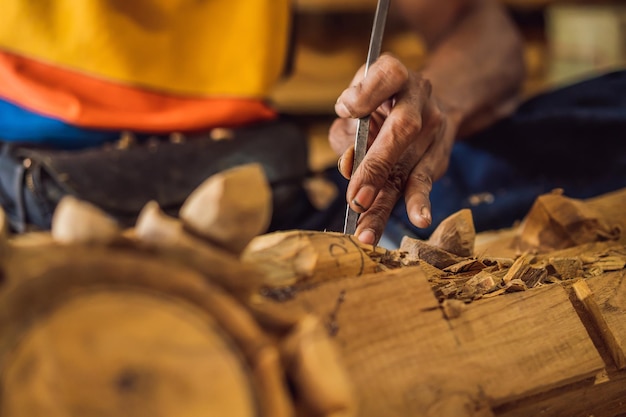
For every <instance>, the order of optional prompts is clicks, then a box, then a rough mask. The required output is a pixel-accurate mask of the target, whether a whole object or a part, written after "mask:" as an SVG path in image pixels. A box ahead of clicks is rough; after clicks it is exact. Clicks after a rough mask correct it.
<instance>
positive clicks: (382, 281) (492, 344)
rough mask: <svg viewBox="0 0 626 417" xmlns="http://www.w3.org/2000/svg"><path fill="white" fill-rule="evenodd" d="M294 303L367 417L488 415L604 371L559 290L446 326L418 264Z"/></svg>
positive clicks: (500, 300)
mask: <svg viewBox="0 0 626 417" xmlns="http://www.w3.org/2000/svg"><path fill="white" fill-rule="evenodd" d="M289 306H291V307H294V306H298V307H304V308H305V309H307V310H308V311H309V312H312V313H315V314H316V315H318V316H319V317H321V318H323V319H324V320H325V322H326V326H327V328H328V329H329V332H331V334H334V335H335V340H336V341H337V343H338V345H339V347H340V349H341V353H342V356H343V358H344V360H345V363H346V366H347V369H348V372H349V374H350V375H351V377H352V380H353V381H354V383H355V385H356V387H355V389H356V391H357V397H358V399H359V402H360V407H359V411H360V415H361V416H365V417H367V416H379V415H394V416H413V415H425V416H444V415H460V416H475V415H489V413H490V411H489V410H490V409H491V408H493V407H499V406H502V405H505V404H510V403H514V402H516V401H518V400H520V399H522V398H525V397H528V396H531V395H534V394H537V393H542V392H547V391H550V390H554V389H558V388H559V387H564V386H568V385H570V384H574V383H579V382H580V381H585V380H588V379H589V378H593V377H594V376H595V375H596V374H597V373H598V372H599V371H601V370H602V369H603V368H604V362H603V361H602V359H601V357H600V356H599V354H598V352H597V351H596V349H595V347H594V345H593V343H592V341H591V339H590V338H589V336H588V334H587V332H586V330H585V328H584V326H583V325H582V323H581V322H580V320H579V318H578V316H577V314H576V312H575V311H574V309H573V307H572V305H571V303H570V301H569V299H568V296H567V294H566V292H565V291H564V290H563V289H562V288H561V287H559V286H549V287H545V288H541V289H536V290H533V291H528V292H523V293H516V294H508V295H506V296H504V297H495V298H493V299H489V300H484V301H480V302H475V303H473V304H469V305H468V306H467V308H466V309H464V311H462V312H461V314H460V316H459V317H458V318H454V319H451V320H446V319H445V318H444V317H443V314H442V311H441V310H440V309H439V304H438V302H437V301H436V299H435V298H434V296H433V293H432V290H431V289H430V286H429V283H428V282H427V280H426V277H425V275H424V273H423V272H422V271H421V268H419V267H414V268H405V269H401V270H395V271H392V272H389V273H384V274H375V275H365V276H362V277H359V278H346V279H343V280H341V281H335V282H328V283H324V284H322V285H320V286H318V287H316V288H313V289H311V290H308V291H303V292H301V293H299V294H298V295H297V296H296V298H295V299H294V300H292V301H289V302H288V303H286V307H287V308H289ZM442 410H445V413H444V412H443V411H442Z"/></svg>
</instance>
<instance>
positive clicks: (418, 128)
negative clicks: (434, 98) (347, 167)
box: [346, 97, 440, 213]
mask: <svg viewBox="0 0 626 417" xmlns="http://www.w3.org/2000/svg"><path fill="white" fill-rule="evenodd" d="M425 100H428V98H427V97H426V98H424V97H418V98H415V99H412V100H400V101H398V103H397V104H396V107H394V109H393V111H392V112H391V114H390V115H389V117H388V118H387V120H386V121H385V122H384V123H383V126H382V128H381V131H380V133H379V135H378V137H377V138H376V140H375V141H374V142H373V143H372V146H371V147H370V149H369V151H368V153H367V154H366V155H365V158H364V159H363V162H362V163H361V165H359V167H358V168H357V170H356V172H355V173H354V175H353V176H352V181H350V184H349V185H348V189H347V193H346V196H347V201H349V202H351V207H352V208H353V210H355V211H357V212H359V213H361V212H364V211H366V210H367V209H369V207H370V206H371V205H372V204H373V202H374V200H375V198H376V196H377V195H378V192H379V191H380V190H381V189H382V188H383V187H384V186H386V181H387V178H388V177H389V176H390V174H391V172H392V169H394V167H395V165H396V164H397V162H398V161H400V160H401V159H403V158H405V159H406V158H408V159H410V160H411V162H412V164H411V165H410V166H411V167H412V166H413V165H415V164H416V163H417V161H418V160H419V159H420V158H421V157H422V155H423V154H424V153H425V152H426V149H428V147H429V146H430V144H431V142H432V140H433V136H434V135H433V132H435V131H436V129H438V124H439V123H440V120H439V119H438V116H436V110H434V109H429V110H428V112H425V113H424V114H426V115H427V117H428V121H427V122H426V123H422V113H423V111H422V107H423V106H424V101H425ZM416 102H417V103H416ZM430 107H433V106H432V105H430ZM406 175H408V172H407V173H406Z"/></svg>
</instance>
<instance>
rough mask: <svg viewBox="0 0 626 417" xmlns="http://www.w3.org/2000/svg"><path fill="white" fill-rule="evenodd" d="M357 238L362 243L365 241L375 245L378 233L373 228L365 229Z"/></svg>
mask: <svg viewBox="0 0 626 417" xmlns="http://www.w3.org/2000/svg"><path fill="white" fill-rule="evenodd" d="M357 239H359V241H360V242H361V243H365V244H367V245H373V244H374V243H376V234H375V233H374V231H373V230H372V229H365V230H363V231H362V232H361V233H359V235H358V236H357Z"/></svg>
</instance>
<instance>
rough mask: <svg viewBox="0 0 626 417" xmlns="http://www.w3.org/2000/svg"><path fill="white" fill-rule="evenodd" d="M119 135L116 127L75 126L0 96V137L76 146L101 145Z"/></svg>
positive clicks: (16, 140) (48, 145)
mask: <svg viewBox="0 0 626 417" xmlns="http://www.w3.org/2000/svg"><path fill="white" fill-rule="evenodd" d="M119 135H120V132H118V131H106V130H95V129H82V128H78V127H76V126H72V125H70V124H67V123H65V122H63V121H61V120H58V119H54V118H51V117H47V116H42V115H39V114H37V113H34V112H31V111H28V110H26V109H23V108H21V107H19V106H16V105H15V104H12V103H10V102H8V101H4V100H1V99H0V140H1V141H6V142H21V143H30V144H37V145H40V146H46V147H54V148H61V149H79V148H85V147H89V146H97V145H101V144H103V143H105V142H107V141H110V140H115V139H117V138H119Z"/></svg>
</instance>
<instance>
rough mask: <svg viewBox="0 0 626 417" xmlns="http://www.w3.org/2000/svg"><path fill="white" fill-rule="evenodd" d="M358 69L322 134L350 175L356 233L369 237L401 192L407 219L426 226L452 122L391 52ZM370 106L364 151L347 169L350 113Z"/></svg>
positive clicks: (377, 233)
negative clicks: (326, 133) (355, 164)
mask: <svg viewBox="0 0 626 417" xmlns="http://www.w3.org/2000/svg"><path fill="white" fill-rule="evenodd" d="M363 74H364V68H362V69H361V71H360V72H359V73H357V75H356V76H355V78H354V80H353V82H352V83H351V86H350V87H349V88H348V89H346V90H345V91H344V92H343V93H342V94H341V96H340V97H339V99H338V100H337V104H336V105H335V111H336V113H337V115H338V116H339V118H338V119H337V120H335V122H334V123H333V125H332V126H331V129H330V136H329V138H330V144H331V146H332V148H333V149H334V150H335V152H337V153H338V154H340V155H341V157H340V160H339V170H340V172H341V174H342V175H343V176H344V177H346V178H350V184H349V186H348V191H347V195H346V200H347V201H348V203H349V204H350V207H351V208H352V209H353V210H355V211H356V212H358V213H361V215H360V217H359V222H358V225H357V230H356V233H355V234H356V236H357V237H358V238H359V240H361V241H362V242H364V243H369V244H376V243H378V241H379V239H380V238H381V235H382V233H383V230H384V228H385V225H386V223H387V221H388V220H389V216H390V214H391V211H392V209H393V208H394V206H395V204H396V202H397V201H398V200H399V199H400V198H401V197H402V196H404V199H405V202H406V207H407V214H408V217H409V219H410V221H411V223H412V224H414V225H415V226H417V227H428V226H429V225H430V223H431V221H432V217H431V206H430V200H429V195H430V191H431V189H432V184H433V181H436V180H437V179H439V178H440V177H441V176H443V174H444V173H445V171H446V169H447V167H448V162H449V159H450V153H451V151H452V145H453V143H454V138H455V136H456V131H457V128H456V125H457V123H455V122H454V121H453V120H452V117H451V116H450V115H449V114H446V112H444V111H443V109H442V107H441V105H440V103H438V102H437V99H436V97H435V95H434V94H433V91H432V88H431V84H430V82H429V81H428V80H426V79H424V78H423V77H422V76H421V75H420V74H419V73H416V72H412V71H410V70H408V69H407V68H406V67H405V66H404V65H403V64H402V63H401V62H400V61H399V60H398V59H396V58H395V57H393V56H391V55H388V54H385V55H382V56H381V57H380V58H379V59H378V60H377V61H376V62H375V63H374V64H373V65H372V66H370V68H369V70H368V74H367V77H365V78H363ZM370 113H371V122H370V135H369V140H368V151H367V154H366V156H365V158H364V159H363V162H362V163H361V164H360V165H359V167H358V168H357V170H356V171H355V172H354V174H353V175H352V165H353V159H354V139H355V134H356V125H357V120H356V119H357V118H359V117H364V116H366V115H368V114H370Z"/></svg>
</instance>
